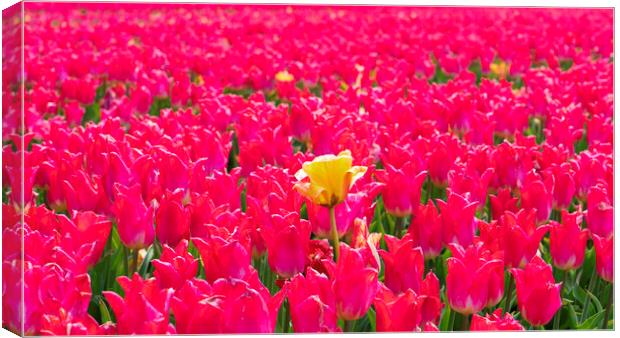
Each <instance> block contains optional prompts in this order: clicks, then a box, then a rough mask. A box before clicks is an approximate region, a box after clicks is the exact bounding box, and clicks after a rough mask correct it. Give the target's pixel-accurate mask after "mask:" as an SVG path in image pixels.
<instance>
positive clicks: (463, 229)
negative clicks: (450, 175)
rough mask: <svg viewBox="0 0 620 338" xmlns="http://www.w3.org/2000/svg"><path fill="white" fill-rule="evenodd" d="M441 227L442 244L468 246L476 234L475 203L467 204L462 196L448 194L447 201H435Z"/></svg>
mask: <svg viewBox="0 0 620 338" xmlns="http://www.w3.org/2000/svg"><path fill="white" fill-rule="evenodd" d="M437 205H438V206H439V210H440V217H441V222H442V227H443V242H444V243H445V244H451V243H456V244H459V245H461V246H468V245H469V244H471V243H472V241H473V238H474V234H475V232H476V222H475V217H474V216H475V214H476V206H477V203H475V202H474V203H470V202H468V201H467V200H466V199H465V198H464V197H463V196H461V195H459V194H457V193H453V192H449V194H448V200H447V201H446V202H444V201H443V200H437Z"/></svg>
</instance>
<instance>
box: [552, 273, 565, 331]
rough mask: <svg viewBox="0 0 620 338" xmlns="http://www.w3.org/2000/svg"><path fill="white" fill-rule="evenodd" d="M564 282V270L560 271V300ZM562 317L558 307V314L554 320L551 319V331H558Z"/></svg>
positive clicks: (560, 309)
mask: <svg viewBox="0 0 620 338" xmlns="http://www.w3.org/2000/svg"><path fill="white" fill-rule="evenodd" d="M565 281H566V270H564V271H562V279H561V280H560V282H562V288H561V289H560V298H561V296H562V291H563V289H564V283H566V282H565ZM561 317H562V306H560V308H559V309H558V312H557V313H556V315H555V318H554V319H553V329H554V330H559V329H560V318H561Z"/></svg>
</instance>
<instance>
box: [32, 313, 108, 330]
mask: <svg viewBox="0 0 620 338" xmlns="http://www.w3.org/2000/svg"><path fill="white" fill-rule="evenodd" d="M40 333H41V335H45V336H87V335H97V336H103V335H113V334H116V326H115V325H114V324H113V323H112V322H107V323H104V324H102V325H99V323H97V321H96V320H95V318H93V317H92V316H91V315H83V316H81V317H74V316H72V315H71V314H68V313H66V312H65V311H62V310H61V311H60V313H59V314H58V315H52V314H45V315H43V316H42V322H41V331H40Z"/></svg>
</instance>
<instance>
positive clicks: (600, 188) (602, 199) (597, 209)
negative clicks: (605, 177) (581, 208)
mask: <svg viewBox="0 0 620 338" xmlns="http://www.w3.org/2000/svg"><path fill="white" fill-rule="evenodd" d="M586 223H587V224H588V229H589V230H590V231H591V232H592V233H593V234H595V235H598V236H601V237H608V236H610V235H611V234H612V233H613V231H614V207H613V203H612V202H611V201H610V199H609V197H608V196H607V191H606V189H605V187H604V185H603V184H598V185H596V186H594V187H592V188H591V189H590V192H589V193H588V210H587V211H586Z"/></svg>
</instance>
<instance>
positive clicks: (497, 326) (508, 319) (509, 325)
mask: <svg viewBox="0 0 620 338" xmlns="http://www.w3.org/2000/svg"><path fill="white" fill-rule="evenodd" d="M502 312H503V310H502V309H497V310H495V311H493V313H487V314H486V316H484V317H483V316H480V315H478V314H474V316H473V317H472V318H471V325H470V327H469V330H470V331H523V330H525V328H524V327H523V325H521V323H519V321H518V320H516V319H514V317H512V315H511V314H510V313H504V314H502Z"/></svg>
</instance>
